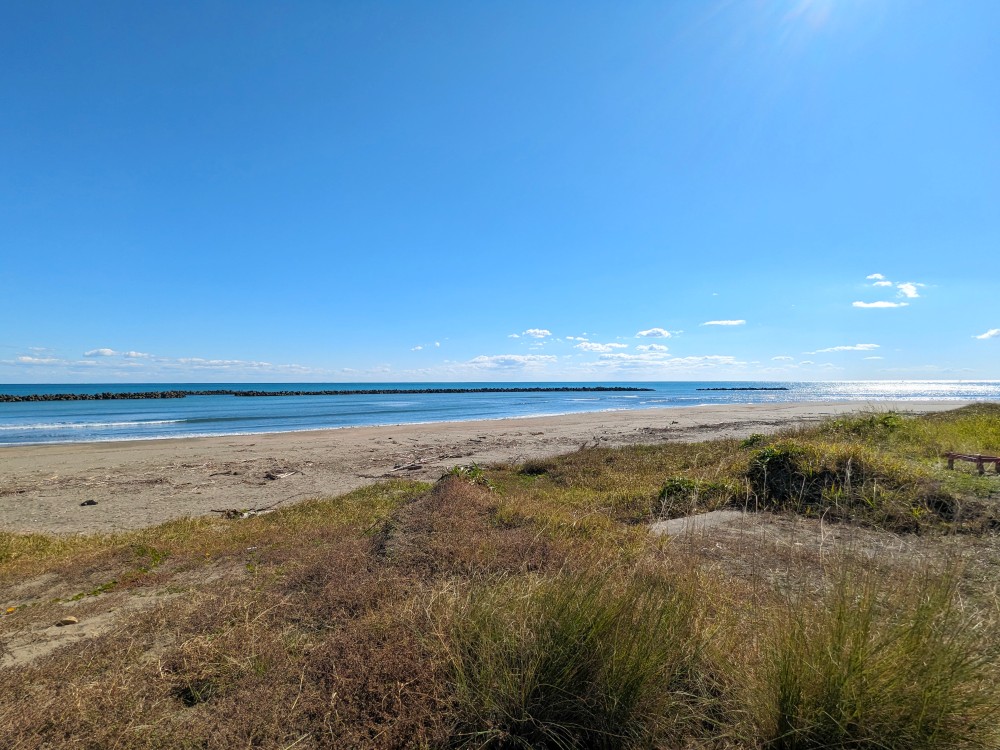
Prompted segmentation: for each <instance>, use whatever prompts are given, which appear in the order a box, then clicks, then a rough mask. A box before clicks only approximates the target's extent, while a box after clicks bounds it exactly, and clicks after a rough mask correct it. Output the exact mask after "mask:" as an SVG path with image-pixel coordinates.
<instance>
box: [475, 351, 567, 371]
mask: <svg viewBox="0 0 1000 750" xmlns="http://www.w3.org/2000/svg"><path fill="white" fill-rule="evenodd" d="M556 360H557V358H556V357H554V356H552V355H551V354H494V355H492V356H486V355H480V356H478V357H473V358H472V359H470V360H469V361H468V364H469V365H471V366H472V367H475V368H476V369H482V370H513V369H518V368H525V367H537V366H539V365H546V364H551V363H553V362H555V361H556Z"/></svg>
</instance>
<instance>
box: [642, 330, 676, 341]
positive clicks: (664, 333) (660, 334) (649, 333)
mask: <svg viewBox="0 0 1000 750" xmlns="http://www.w3.org/2000/svg"><path fill="white" fill-rule="evenodd" d="M670 335H671V334H670V331H668V330H666V329H664V328H647V329H646V330H645V331H639V332H638V333H636V334H635V337H636V338H638V339H641V338H651V339H669V338H670Z"/></svg>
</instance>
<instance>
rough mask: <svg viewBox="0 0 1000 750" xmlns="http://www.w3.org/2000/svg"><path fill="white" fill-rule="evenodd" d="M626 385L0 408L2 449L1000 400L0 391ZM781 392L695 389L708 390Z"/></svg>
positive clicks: (666, 389) (899, 394) (8, 390)
mask: <svg viewBox="0 0 1000 750" xmlns="http://www.w3.org/2000/svg"><path fill="white" fill-rule="evenodd" d="M594 386H605V387H614V386H624V387H639V388H649V389H650V390H648V391H639V392H620V391H610V392H608V391H606V392H535V393H523V392H521V393H420V394H379V395H339V396H261V397H237V396H231V395H224V396H221V395H219V396H215V395H213V396H187V397H185V398H174V399H138V400H102V401H41V402H15V403H0V446H8V445H25V444H32V443H76V442H95V441H104V440H148V439H160V438H177V437H198V436H209V435H247V434H257V433H268V432H294V431H302V430H321V429H330V428H338V427H358V426H366V425H388V424H413V423H423V422H447V421H460V420H471V419H503V418H505V417H526V416H543V415H554V414H571V413H575V412H588V411H618V410H626V409H650V408H656V407H680V406H697V405H701V404H705V405H713V404H746V403H781V402H790V401H856V402H858V408H859V409H861V408H868V407H871V408H875V409H877V408H879V404H880V403H882V402H886V401H918V400H928V399H937V400H952V401H1000V381H995V380H994V381H967V380H907V381H845V382H824V383H795V382H788V383H775V382H766V383H764V382H717V381H712V382H697V381H692V382H662V383H617V382H615V383H611V382H609V383H351V384H345V383H146V384H135V383H130V384H121V383H118V384H100V383H99V384H87V385H78V384H77V385H73V384H58V385H51V384H48V385H30V384H27V385H25V384H19V385H0V394H10V395H29V394H54V393H103V392H114V393H125V392H138V391H172V390H251V391H254V390H255V391H319V390H392V389H406V388H410V389H433V388H505V387H510V388H525V387H529V388H530V387H542V388H552V387H594ZM755 387H757V388H786V389H787V390H760V391H754V390H700V389H706V388H712V389H719V388H755Z"/></svg>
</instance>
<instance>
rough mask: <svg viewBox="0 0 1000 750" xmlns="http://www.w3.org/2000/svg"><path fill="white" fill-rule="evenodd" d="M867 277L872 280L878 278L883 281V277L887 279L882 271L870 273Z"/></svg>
mask: <svg viewBox="0 0 1000 750" xmlns="http://www.w3.org/2000/svg"><path fill="white" fill-rule="evenodd" d="M865 278H866V279H869V280H871V279H878V280H879V281H882V280H883V279H885V276H883V275H882V274H880V273H870V274H868V275H867V276H865Z"/></svg>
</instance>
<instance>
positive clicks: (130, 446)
mask: <svg viewBox="0 0 1000 750" xmlns="http://www.w3.org/2000/svg"><path fill="white" fill-rule="evenodd" d="M959 406H962V404H961V403H957V402H954V401H947V402H941V401H920V402H914V401H907V402H899V403H887V402H879V403H877V404H875V405H870V404H868V405H866V404H864V403H859V402H844V403H786V404H741V405H726V406H694V407H687V408H670V409H647V410H642V411H615V412H592V413H583V414H567V415H561V416H554V417H524V418H520V419H503V420H488V421H475V422H444V423H435V424H420V425H398V426H392V427H354V428H348V429H339V430H322V431H313V432H290V433H276V434H267V435H244V436H228V437H210V438H179V439H168V440H142V441H129V442H115V443H111V442H108V443H76V444H66V445H33V446H14V447H6V448H0V530H2V531H45V532H63V533H66V532H69V533H73V532H106V531H115V530H120V529H135V528H141V527H143V526H149V525H152V524H157V523H162V522H164V521H168V520H171V519H175V518H180V517H183V516H198V515H205V514H210V513H212V512H213V511H216V510H227V509H247V508H263V507H266V506H269V505H272V504H274V503H281V502H295V501H297V500H303V499H306V498H310V497H320V496H329V495H336V494H340V493H343V492H346V491H349V490H352V489H355V488H356V487H359V486H361V485H363V484H366V483H368V482H372V481H377V480H379V479H384V478H389V477H408V478H414V479H424V480H433V479H437V478H438V477H439V476H441V474H442V473H443V472H444V471H446V470H448V469H449V468H451V467H452V466H455V465H456V464H470V463H473V462H476V463H480V464H489V463H493V462H500V461H523V460H526V459H529V458H538V457H544V456H551V455H555V454H559V453H566V452H568V451H571V450H576V449H577V448H579V447H580V446H581V445H584V444H586V445H595V444H600V445H608V446H618V445H630V444H636V443H663V442H669V441H697V440H706V439H711V438H716V437H742V436H746V435H749V434H750V433H753V432H769V431H773V430H776V429H780V428H782V427H786V426H790V425H792V424H796V423H804V422H810V421H816V420H819V419H823V418H825V417H829V416H831V415H835V414H842V413H844V412H853V411H859V410H863V409H872V408H877V409H879V410H888V409H895V410H899V411H910V412H917V413H923V412H928V411H944V410H947V409H955V408H958V407H959ZM87 500H95V501H97V504H96V505H91V506H81V505H80V503H82V502H84V501H87Z"/></svg>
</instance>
